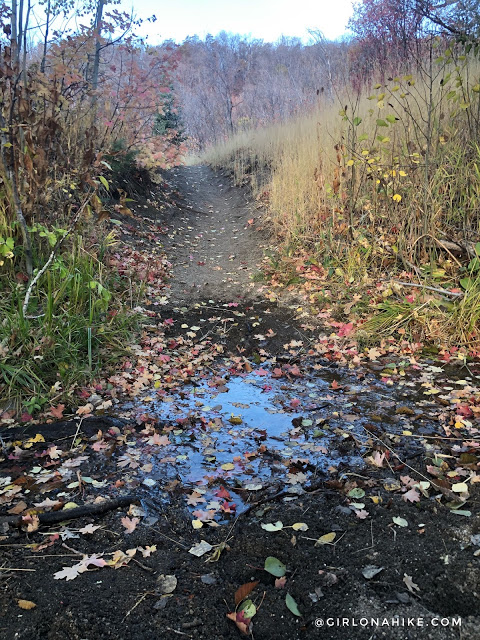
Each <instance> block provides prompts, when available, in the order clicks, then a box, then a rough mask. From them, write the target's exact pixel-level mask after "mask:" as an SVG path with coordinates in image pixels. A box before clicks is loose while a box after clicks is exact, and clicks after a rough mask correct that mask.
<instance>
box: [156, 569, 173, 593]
mask: <svg viewBox="0 0 480 640" xmlns="http://www.w3.org/2000/svg"><path fill="white" fill-rule="evenodd" d="M176 588H177V578H176V577H175V576H172V575H163V573H162V574H161V575H159V576H158V578H157V591H158V592H159V593H162V594H165V593H173V592H174V591H175V589H176Z"/></svg>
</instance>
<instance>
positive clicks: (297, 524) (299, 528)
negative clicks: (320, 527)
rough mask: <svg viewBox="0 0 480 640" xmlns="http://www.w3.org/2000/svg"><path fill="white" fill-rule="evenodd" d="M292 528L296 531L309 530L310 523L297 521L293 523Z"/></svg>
mask: <svg viewBox="0 0 480 640" xmlns="http://www.w3.org/2000/svg"><path fill="white" fill-rule="evenodd" d="M292 529H293V530H294V531H308V524H305V522H295V524H292Z"/></svg>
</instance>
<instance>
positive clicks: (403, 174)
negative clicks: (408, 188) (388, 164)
mask: <svg viewBox="0 0 480 640" xmlns="http://www.w3.org/2000/svg"><path fill="white" fill-rule="evenodd" d="M398 175H400V176H402V178H405V177H406V176H407V174H406V173H405V171H399V172H398Z"/></svg>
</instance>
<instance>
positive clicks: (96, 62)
mask: <svg viewBox="0 0 480 640" xmlns="http://www.w3.org/2000/svg"><path fill="white" fill-rule="evenodd" d="M104 5H105V0H98V4H97V13H96V15H95V22H94V23H93V30H94V34H95V57H94V59H93V71H92V89H93V91H94V94H93V97H92V104H95V103H96V101H97V95H96V93H95V92H96V90H97V88H98V74H99V70H100V51H101V49H102V42H101V35H102V16H103V7H104Z"/></svg>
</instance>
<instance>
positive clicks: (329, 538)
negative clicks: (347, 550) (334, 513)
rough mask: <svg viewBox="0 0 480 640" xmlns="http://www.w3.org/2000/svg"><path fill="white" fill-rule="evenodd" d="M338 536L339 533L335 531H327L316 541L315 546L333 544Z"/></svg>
mask: <svg viewBox="0 0 480 640" xmlns="http://www.w3.org/2000/svg"><path fill="white" fill-rule="evenodd" d="M336 537H337V534H336V533H335V532H334V531H332V532H331V533H326V534H325V535H323V536H321V537H320V538H319V539H318V540H317V541H316V543H315V546H316V547H319V546H321V545H322V544H332V542H333V541H334V540H335V538H336Z"/></svg>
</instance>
